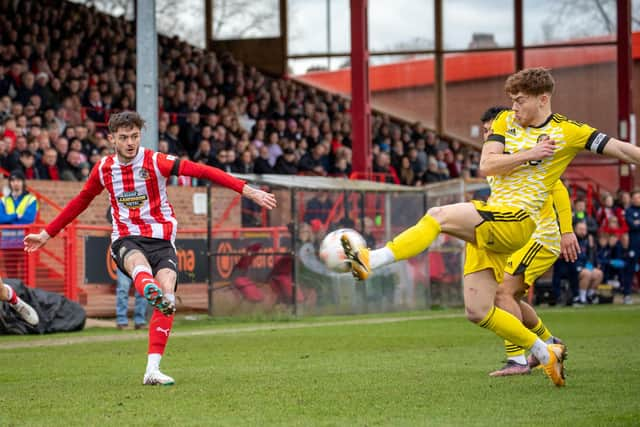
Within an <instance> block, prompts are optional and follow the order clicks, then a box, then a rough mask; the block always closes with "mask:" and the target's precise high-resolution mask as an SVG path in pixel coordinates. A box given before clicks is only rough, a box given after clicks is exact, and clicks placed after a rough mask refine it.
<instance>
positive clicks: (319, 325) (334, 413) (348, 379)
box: [0, 306, 640, 427]
mask: <svg viewBox="0 0 640 427" xmlns="http://www.w3.org/2000/svg"><path fill="white" fill-rule="evenodd" d="M541 315H542V316H543V319H544V320H545V323H546V324H547V325H548V326H549V328H550V329H551V330H552V332H554V333H555V334H557V335H558V336H560V337H562V338H563V339H564V340H565V342H566V343H567V344H568V347H569V360H568V361H567V364H566V366H567V386H566V387H565V388H562V389H558V388H556V387H554V386H553V385H552V384H551V382H550V381H549V380H548V379H547V378H545V377H544V375H543V374H542V372H541V371H540V370H536V371H534V372H533V373H532V374H531V375H529V376H521V377H511V378H489V377H488V375H487V373H488V372H489V371H491V370H493V369H494V368H497V367H499V366H500V365H501V363H502V359H503V357H504V356H503V354H502V346H501V342H500V341H499V340H498V339H497V338H496V337H495V336H494V335H493V334H491V333H490V332H488V331H485V330H482V329H480V328H478V327H477V326H474V325H472V324H471V323H469V322H467V321H466V320H465V319H464V318H463V317H462V313H461V312H460V311H454V310H451V311H438V312H420V313H411V314H410V315H408V316H406V315H404V314H395V315H382V316H360V317H333V318H330V319H323V318H315V319H301V320H289V321H284V320H281V321H278V322H273V323H265V322H256V323H252V322H246V321H245V322H238V321H219V320H202V321H197V322H193V321H191V322H189V321H187V320H180V321H177V322H176V325H174V336H173V337H172V339H171V340H170V342H169V346H168V350H167V353H166V355H165V358H164V360H163V363H162V369H163V371H165V372H166V373H167V374H169V375H171V376H173V377H174V378H175V379H176V382H177V384H176V385H175V386H173V387H145V386H142V385H141V383H142V376H143V373H144V367H145V363H146V344H147V343H146V335H145V334H141V333H137V332H133V331H132V332H122V333H118V334H116V333H115V331H112V330H88V331H84V332H81V333H76V334H65V335H54V336H46V337H0V425H3V426H25V425H43V426H54V425H59V426H75V425H82V426H91V425H96V426H109V425H115V426H128V425H157V426H173V425H176V426H178V425H179V426H189V425H194V426H208V425H216V426H218V425H223V426H263V425H279V426H383V425H384V426H386V425H389V426H414V425H415V426H424V425H447V426H462V425H464V426H467V425H491V426H500V425H505V426H506V425H509V426H510V425H531V426H540V425H553V426H554V427H555V426H564V425H571V426H572V427H575V426H596V425H603V426H604V425H606V426H610V425H616V426H617V425H639V424H640V356H639V354H640V307H638V306H631V307H622V306H608V307H605V306H601V307H593V308H592V307H588V308H584V309H554V310H544V311H541ZM402 316H406V317H402ZM113 337H116V338H120V339H119V340H118V341H113V339H114V338H113ZM123 337H124V339H121V338H123ZM68 340H77V341H78V342H75V343H71V344H69V343H66V342H67V341H68ZM82 340H86V342H82ZM32 345H33V346H32ZM30 346H32V347H30Z"/></svg>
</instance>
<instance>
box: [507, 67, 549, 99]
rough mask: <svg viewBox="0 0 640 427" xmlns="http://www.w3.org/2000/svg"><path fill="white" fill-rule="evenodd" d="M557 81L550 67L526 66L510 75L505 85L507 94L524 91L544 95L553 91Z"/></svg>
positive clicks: (527, 93) (528, 93) (529, 93)
mask: <svg viewBox="0 0 640 427" xmlns="http://www.w3.org/2000/svg"><path fill="white" fill-rule="evenodd" d="M554 87H555V81H554V80H553V76H552V75H551V72H550V71H549V69H547V68H544V67H536V68H525V69H524V70H520V71H518V72H517V73H515V74H512V75H510V76H509V77H508V78H507V81H506V83H505V85H504V90H505V92H507V95H515V94H517V93H520V92H522V93H524V94H526V95H535V96H537V95H542V94H543V93H553V88H554Z"/></svg>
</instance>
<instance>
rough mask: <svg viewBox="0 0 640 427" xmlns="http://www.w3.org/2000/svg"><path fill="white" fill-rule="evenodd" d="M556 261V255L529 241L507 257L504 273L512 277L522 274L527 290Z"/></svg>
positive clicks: (533, 241) (544, 247)
mask: <svg viewBox="0 0 640 427" xmlns="http://www.w3.org/2000/svg"><path fill="white" fill-rule="evenodd" d="M557 259H558V255H556V254H554V253H553V252H551V251H550V250H549V249H547V247H546V246H544V245H542V244H540V243H538V242H536V241H535V240H533V239H531V240H529V242H528V243H527V244H526V245H524V246H523V247H521V248H520V249H518V250H517V251H515V252H514V253H513V255H511V256H510V257H509V259H508V260H507V266H506V267H505V269H504V272H505V273H508V274H511V275H512V276H517V275H519V274H523V275H524V284H525V286H526V287H527V288H529V287H530V286H531V285H532V284H533V283H534V282H535V281H536V279H537V278H538V277H540V276H542V275H543V274H544V273H545V272H546V271H547V270H549V269H550V268H551V267H552V266H553V264H554V263H555V262H556V260H557Z"/></svg>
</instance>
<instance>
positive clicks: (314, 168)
mask: <svg viewBox="0 0 640 427" xmlns="http://www.w3.org/2000/svg"><path fill="white" fill-rule="evenodd" d="M325 155H326V149H325V146H324V144H318V145H316V146H315V147H313V149H312V150H311V152H310V153H307V154H305V155H304V156H302V158H301V159H300V164H299V165H298V166H299V168H300V171H301V172H306V173H308V174H311V175H323V176H324V175H326V174H327V170H326V169H325V168H324V165H323V157H324V156H325Z"/></svg>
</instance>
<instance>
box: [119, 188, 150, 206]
mask: <svg viewBox="0 0 640 427" xmlns="http://www.w3.org/2000/svg"><path fill="white" fill-rule="evenodd" d="M146 201H147V195H146V194H140V193H138V192H137V191H125V192H124V193H122V194H120V195H119V196H118V203H120V204H121V205H124V207H125V208H127V209H140V208H141V207H142V205H144V202H146Z"/></svg>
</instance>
